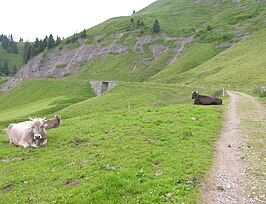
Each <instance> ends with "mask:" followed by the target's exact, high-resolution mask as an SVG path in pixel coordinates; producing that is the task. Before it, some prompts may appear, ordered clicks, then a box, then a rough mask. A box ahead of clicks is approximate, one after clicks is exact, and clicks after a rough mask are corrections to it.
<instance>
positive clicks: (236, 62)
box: [150, 29, 266, 86]
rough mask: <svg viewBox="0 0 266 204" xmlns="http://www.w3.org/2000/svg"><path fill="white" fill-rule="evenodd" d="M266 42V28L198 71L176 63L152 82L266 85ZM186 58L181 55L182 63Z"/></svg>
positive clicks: (221, 54) (200, 66) (214, 58)
mask: <svg viewBox="0 0 266 204" xmlns="http://www.w3.org/2000/svg"><path fill="white" fill-rule="evenodd" d="M265 39H266V29H263V30H261V31H260V32H258V33H256V34H253V35H251V36H250V37H248V38H247V39H245V40H243V41H241V42H239V43H237V44H236V45H234V46H233V47H231V48H229V49H227V50H225V51H223V52H221V53H220V54H218V55H216V56H215V57H213V58H212V59H210V60H208V61H207V62H205V63H203V64H201V65H199V66H197V67H196V68H193V69H190V70H188V71H186V70H184V66H183V65H184V64H182V63H177V64H175V65H173V66H169V67H168V68H167V69H165V70H163V71H162V72H161V73H159V74H157V75H156V76H154V77H152V78H151V79H150V81H152V82H165V83H183V84H209V85H211V84H216V85H230V86H251V85H254V86H256V85H258V86H259V85H265V84H266V78H265V76H266V67H265V65H266V57H265V56H266V41H265ZM194 49H195V48H194ZM209 53H210V52H209ZM198 55H199V54H198ZM198 55H196V56H198ZM186 57H187V56H186V54H184V55H183V56H181V58H180V60H179V62H182V61H183V60H186Z"/></svg>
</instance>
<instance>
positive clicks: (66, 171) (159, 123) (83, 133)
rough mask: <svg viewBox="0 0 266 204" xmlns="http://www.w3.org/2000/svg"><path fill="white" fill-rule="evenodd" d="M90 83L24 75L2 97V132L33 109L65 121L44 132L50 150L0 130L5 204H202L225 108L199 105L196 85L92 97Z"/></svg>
mask: <svg viewBox="0 0 266 204" xmlns="http://www.w3.org/2000/svg"><path fill="white" fill-rule="evenodd" d="M87 86H88V84H87V81H82V80H81V81H80V80H68V79H60V80H57V79H28V80H24V81H23V82H22V83H21V84H20V85H19V86H17V87H16V88H14V89H13V90H12V91H10V92H8V93H6V94H5V95H2V96H1V98H0V102H1V103H0V104H1V106H2V107H1V110H3V109H5V111H2V112H1V115H0V124H1V126H2V127H6V125H7V122H8V121H12V122H14V121H20V120H26V119H27V118H26V115H27V114H30V113H35V114H36V115H35V116H38V117H43V116H44V115H43V114H41V113H46V114H47V113H50V116H51V115H52V114H51V113H59V114H60V115H61V117H62V123H61V126H60V127H59V128H57V129H53V130H49V131H48V133H47V134H48V146H45V147H42V148H38V149H34V148H28V149H24V148H22V147H14V146H10V145H9V144H8V141H7V134H6V133H5V132H4V131H3V130H2V131H1V137H0V146H1V148H0V169H1V170H0V171H1V173H0V199H1V200H2V199H3V198H5V202H6V203H28V202H29V203H30V202H41V203H51V202H59V203H62V202H67V203H84V202H85V203H136V202H141V203H161V202H166V203H171V202H185V203H194V202H196V201H198V200H199V199H200V195H199V190H198V187H199V185H200V183H201V181H202V179H203V178H204V175H205V172H206V170H207V169H208V168H209V166H210V165H211V158H212V151H213V146H212V144H213V142H214V141H215V139H216V136H217V134H218V131H219V128H220V122H221V118H222V117H221V115H222V114H221V113H222V110H223V107H222V106H209V107H202V106H194V105H192V100H191V99H190V97H191V96H190V93H191V91H192V90H193V89H192V88H188V87H180V86H176V85H167V84H150V83H122V82H120V83H119V85H118V86H116V87H115V88H113V89H112V90H111V91H109V92H106V93H104V94H103V95H101V96H99V97H93V98H90V97H91V95H90V91H89V89H88V87H87ZM40 89H42V91H41V92H38V90H40ZM202 91H203V90H202ZM205 91H206V92H208V90H205ZM209 91H210V90H209ZM36 98H37V99H38V100H36ZM74 98H75V100H76V101H72V100H74ZM19 99H20V100H19ZM69 100H70V101H71V102H70V103H68V102H69ZM78 101H81V102H78ZM129 101H130V109H129V108H128V102H129ZM74 103H75V105H71V104H74ZM60 104H61V105H62V106H61V105H60ZM54 106H55V107H57V108H54ZM65 106H68V107H65ZM59 107H60V108H59ZM64 107H65V108H64ZM2 108H3V109H2ZM62 108H64V109H62ZM60 109H62V110H60ZM37 113H40V114H37ZM24 115H25V118H24V117H23V116H24ZM5 161H7V162H5ZM18 167H19V168H18ZM191 180H192V181H193V182H192V183H191ZM70 181H72V182H76V183H75V185H74V184H73V186H71V185H68V184H67V183H69V182H70Z"/></svg>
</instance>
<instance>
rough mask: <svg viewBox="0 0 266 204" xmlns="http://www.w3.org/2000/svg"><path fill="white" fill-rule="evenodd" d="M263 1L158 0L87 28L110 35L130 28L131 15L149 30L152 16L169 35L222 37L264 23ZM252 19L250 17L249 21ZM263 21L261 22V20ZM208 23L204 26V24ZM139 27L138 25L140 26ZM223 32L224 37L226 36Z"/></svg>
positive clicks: (243, 31) (213, 38) (93, 32)
mask: <svg viewBox="0 0 266 204" xmlns="http://www.w3.org/2000/svg"><path fill="white" fill-rule="evenodd" d="M265 6H266V5H265V2H264V1H253V0H242V1H232V0H225V1H219V2H217V1H215V0H211V1H205V0H203V1H202V0H199V1H195V0H178V1H176V0H158V1H156V2H154V3H153V4H151V5H150V6H148V7H146V8H145V9H143V10H141V11H139V12H137V13H135V14H133V15H132V16H130V17H120V18H113V19H110V20H108V21H106V22H104V23H102V24H100V25H98V26H96V27H94V28H92V29H90V30H89V33H90V34H91V35H95V34H99V33H101V34H104V35H105V36H106V35H112V34H114V33H118V32H125V31H126V30H132V29H133V26H132V25H131V23H130V19H131V17H132V18H134V19H135V21H137V20H139V21H143V22H144V24H145V27H144V28H142V32H144V33H145V32H150V30H151V29H152V26H153V23H154V20H155V18H157V19H158V20H159V23H160V27H161V31H162V32H165V33H167V34H168V35H171V36H190V35H194V34H197V35H198V36H199V38H200V39H201V40H210V41H216V40H218V41H226V40H228V39H226V38H228V35H231V37H232V35H233V33H234V31H237V30H238V29H240V28H241V27H242V26H243V29H240V30H238V34H244V33H245V32H248V31H249V32H250V31H256V30H258V29H260V27H261V26H262V25H264V26H265V18H264V17H263V14H265ZM251 20H252V21H251ZM263 22H264V23H263ZM208 25H209V26H210V27H209V29H207V26H208ZM140 30H141V29H140ZM140 30H139V31H140ZM226 36H227V37H226Z"/></svg>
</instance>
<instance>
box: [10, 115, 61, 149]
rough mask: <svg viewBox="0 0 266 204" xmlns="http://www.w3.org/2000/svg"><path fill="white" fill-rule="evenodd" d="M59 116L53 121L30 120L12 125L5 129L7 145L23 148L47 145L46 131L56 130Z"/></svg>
mask: <svg viewBox="0 0 266 204" xmlns="http://www.w3.org/2000/svg"><path fill="white" fill-rule="evenodd" d="M59 125H60V116H55V118H53V119H48V120H45V118H43V119H41V118H34V119H32V118H30V121H25V122H21V123H17V124H15V123H12V124H10V125H9V126H8V128H7V133H8V137H9V143H10V144H14V145H16V146H23V147H25V148H26V147H39V146H44V145H47V138H46V129H47V130H49V129H52V128H57V127H59Z"/></svg>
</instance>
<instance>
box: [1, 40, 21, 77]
mask: <svg viewBox="0 0 266 204" xmlns="http://www.w3.org/2000/svg"><path fill="white" fill-rule="evenodd" d="M23 46H24V43H22V42H19V43H17V47H18V54H14V53H9V52H7V50H5V49H3V47H2V46H1V42H0V64H1V66H2V67H3V65H4V63H5V60H7V62H8V66H9V73H10V75H13V74H14V73H13V71H14V66H15V65H16V67H17V70H19V69H20V68H21V67H22V65H23Z"/></svg>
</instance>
